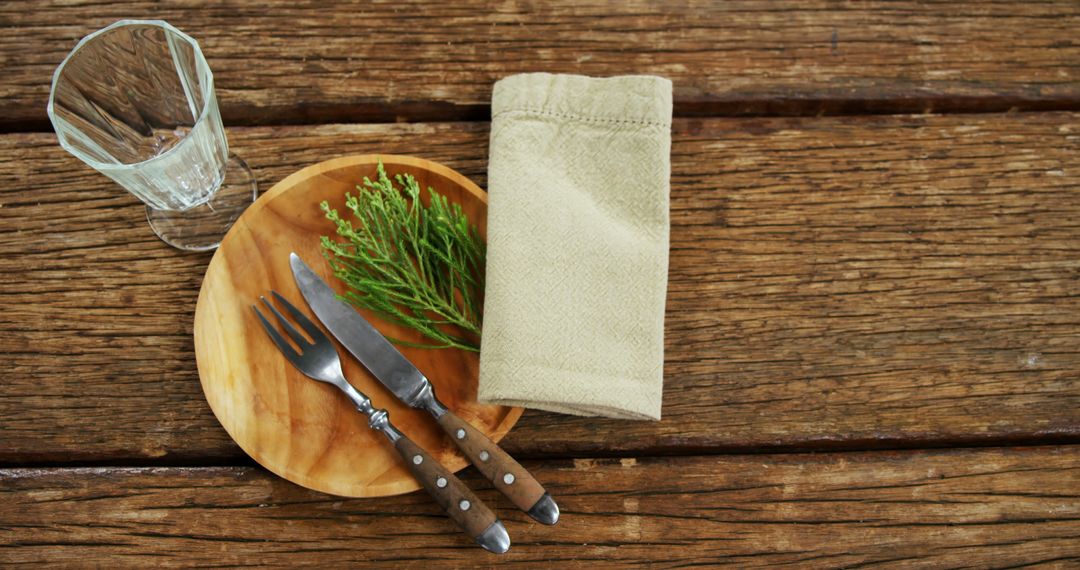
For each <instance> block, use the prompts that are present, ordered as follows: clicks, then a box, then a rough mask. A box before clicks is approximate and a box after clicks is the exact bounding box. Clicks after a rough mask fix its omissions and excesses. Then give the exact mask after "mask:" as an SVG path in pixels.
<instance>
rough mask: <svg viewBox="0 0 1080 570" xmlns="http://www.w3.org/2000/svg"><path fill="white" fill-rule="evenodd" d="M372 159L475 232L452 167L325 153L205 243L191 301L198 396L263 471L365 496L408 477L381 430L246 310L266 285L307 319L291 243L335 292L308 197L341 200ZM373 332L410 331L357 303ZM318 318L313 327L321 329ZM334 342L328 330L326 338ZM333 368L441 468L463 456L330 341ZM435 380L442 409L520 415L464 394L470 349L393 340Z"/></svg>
mask: <svg viewBox="0 0 1080 570" xmlns="http://www.w3.org/2000/svg"><path fill="white" fill-rule="evenodd" d="M379 159H381V160H382V162H383V165H384V166H385V167H386V170H387V173H388V174H390V175H391V176H393V175H394V174H398V173H409V174H412V175H413V176H415V177H416V178H417V180H418V181H419V183H420V185H421V187H422V188H424V189H425V191H426V189H427V187H428V186H431V187H433V188H435V189H436V190H437V191H438V192H440V193H442V194H444V195H446V196H447V197H449V199H450V201H452V202H456V203H458V204H461V206H462V208H463V209H464V211H465V213H466V215H468V216H469V219H471V220H472V221H473V222H474V223H476V224H477V225H478V226H479V228H480V232H481V235H484V236H485V237H486V235H487V234H486V231H487V228H486V226H487V195H486V194H485V193H484V191H483V190H481V189H480V188H479V187H478V186H476V184H473V183H472V182H470V181H469V180H468V179H467V178H465V177H464V176H462V175H461V174H459V173H457V172H454V171H453V170H451V169H449V168H446V167H445V166H441V165H438V164H435V163H433V162H430V161H427V160H422V159H419V158H412V157H406V156H393V155H364V156H350V157H345V158H338V159H334V160H328V161H326V162H322V163H319V164H316V165H313V166H309V167H307V168H305V169H303V170H301V171H299V172H297V173H295V174H293V175H291V176H289V177H288V178H286V179H284V180H282V181H281V182H279V183H278V184H277V185H275V186H274V187H273V188H271V189H270V190H269V191H268V192H266V194H264V195H263V196H262V197H260V198H259V199H258V200H257V201H256V202H255V203H254V204H252V205H251V207H249V208H248V209H247V211H246V212H244V214H243V215H242V216H241V217H240V219H239V220H237V222H236V224H235V225H234V226H233V227H232V229H231V230H229V233H228V234H227V235H226V236H225V239H224V240H222V242H221V247H220V248H218V250H217V253H215V254H214V258H213V260H212V261H211V262H210V266H209V268H207V270H206V277H205V279H204V280H203V284H202V290H201V291H200V292H199V302H198V306H197V308H196V310H195V357H196V360H197V361H198V366H199V378H200V380H201V381H202V388H203V392H204V393H205V394H206V400H207V401H208V402H209V403H210V407H211V408H212V409H213V410H214V415H216V416H217V419H218V421H220V422H221V425H222V426H224V427H225V431H227V432H229V435H230V436H232V438H233V440H235V441H236V443H237V444H239V445H240V447H241V448H243V450H244V451H245V452H247V454H248V455H250V456H251V457H252V458H254V459H255V461H258V462H259V464H260V465H262V466H264V467H266V468H267V469H269V470H270V471H273V472H274V473H276V474H278V475H280V476H281V477H284V478H285V479H288V480H289V481H292V482H294V483H297V484H299V485H303V486H304V487H308V488H310V489H315V490H318V491H323V492H326V493H332V494H335V495H344V496H349V497H375V496H384V495H395V494H400V493H407V492H409V491H413V490H415V489H419V488H420V486H419V484H418V483H417V482H416V481H415V480H414V479H413V478H412V476H411V475H410V474H409V472H408V471H407V470H406V468H405V466H404V464H402V463H401V462H400V460H399V458H398V456H397V454H396V453H395V452H394V449H393V447H392V446H391V445H389V443H388V442H387V441H386V440H385V438H384V437H383V436H382V435H381V434H379V433H377V432H374V431H372V430H370V429H369V428H368V427H367V419H366V417H365V416H363V415H362V414H360V413H358V412H357V411H355V410H354V409H353V408H352V406H350V405H349V403H348V401H347V399H346V398H345V397H344V396H343V395H342V394H340V393H339V392H338V391H337V389H335V388H334V387H332V386H330V385H327V384H323V383H321V382H316V381H313V380H311V379H309V378H307V377H306V376H304V375H303V374H301V373H300V372H299V371H298V370H296V369H295V368H293V366H292V365H291V364H289V363H288V362H287V361H286V360H285V358H284V357H283V356H282V355H281V353H280V352H278V349H277V348H276V347H275V346H274V345H273V344H272V343H271V341H270V339H269V338H268V337H267V336H266V333H265V332H264V331H263V330H262V328H261V327H260V325H259V322H258V320H257V319H256V317H255V314H254V313H253V312H252V310H251V305H252V303H255V302H256V301H257V299H258V297H259V295H264V294H266V292H267V291H269V290H271V289H274V290H276V291H277V292H279V293H281V294H282V295H284V296H285V298H287V299H289V300H290V301H291V302H293V303H294V304H295V305H297V306H298V307H300V308H301V309H302V310H304V312H305V313H306V314H307V315H308V316H309V317H311V318H312V320H313V321H315V322H318V320H317V319H315V317H314V314H313V313H312V312H311V311H310V309H308V307H307V305H306V304H305V303H304V300H303V297H302V296H301V295H300V291H299V290H298V289H297V288H296V284H295V283H294V282H293V277H292V272H291V271H290V269H289V252H292V251H295V252H297V253H298V254H299V255H300V256H301V257H303V258H304V260H305V261H307V263H308V264H309V265H310V266H311V267H312V268H313V269H314V270H315V271H316V272H317V273H319V274H320V275H321V276H322V277H323V278H325V279H326V280H327V282H328V283H330V284H331V286H333V287H336V288H337V289H338V291H339V292H341V291H342V290H343V285H342V284H341V283H340V282H339V281H338V280H337V279H334V278H333V277H332V276H331V274H330V269H329V266H328V265H327V263H326V261H325V260H324V259H323V257H322V255H321V253H320V248H319V237H320V236H322V235H333V231H334V226H333V224H332V223H331V222H329V221H328V220H326V218H325V217H324V216H323V213H322V211H320V209H319V203H320V202H321V201H323V200H328V201H329V202H330V204H332V205H333V206H334V207H336V208H337V209H338V211H339V212H343V213H344V212H346V211H347V210H346V209H345V198H344V196H345V192H346V191H349V192H353V193H355V192H356V186H357V184H359V183H360V182H361V181H362V180H363V178H364V177H365V176H368V177H371V178H374V177H375V167H376V164H377V162H378V160H379ZM364 316H365V317H367V318H368V320H370V321H371V322H372V323H373V324H375V326H376V327H377V328H378V329H379V330H380V331H382V332H383V333H384V334H387V335H389V336H394V337H397V338H403V339H406V340H413V341H419V340H420V338H419V337H418V336H417V335H416V334H415V333H413V332H412V331H408V330H405V329H402V328H400V327H398V326H395V325H393V324H390V323H385V322H383V321H381V320H378V319H377V318H375V317H373V316H372V315H370V314H364ZM324 330H325V329H324ZM335 344H336V341H335ZM337 347H338V353H339V354H340V355H341V360H342V365H343V369H344V371H345V377H346V378H348V379H349V381H350V382H351V383H352V384H353V386H355V387H356V388H357V389H359V390H361V391H362V392H364V393H365V394H367V395H368V397H369V398H371V400H372V402H373V403H374V404H375V405H376V406H378V407H382V408H386V409H387V410H389V412H390V418H391V421H393V423H394V424H395V425H397V427H398V429H400V430H401V431H403V432H404V433H405V434H407V435H408V436H409V437H410V438H412V439H413V440H414V441H416V442H417V443H418V444H420V446H422V447H423V448H425V449H427V450H428V451H429V452H430V453H431V454H432V455H433V456H434V457H435V458H437V459H438V460H439V461H440V462H442V463H443V464H444V465H446V467H447V468H448V469H451V470H453V471H459V470H460V469H462V468H463V467H465V465H466V460H465V459H464V458H463V457H462V456H461V455H460V454H458V452H457V449H456V448H455V447H454V446H453V444H452V443H451V442H450V440H449V439H448V438H446V437H444V436H443V434H442V431H441V430H440V429H439V427H438V424H436V423H435V421H434V420H433V419H432V418H431V417H430V415H428V414H427V413H426V412H422V411H419V410H414V409H411V408H408V407H406V406H404V405H403V404H401V403H400V402H399V401H398V400H397V399H396V398H394V397H393V395H392V394H391V393H390V392H389V391H388V390H386V389H385V388H384V387H383V386H382V384H379V382H378V381H377V380H375V379H374V378H373V377H371V376H370V375H369V374H368V372H367V370H365V369H364V368H363V366H362V365H360V364H359V363H358V362H357V361H356V360H355V359H353V358H352V357H351V356H350V355H349V354H348V353H347V352H346V351H345V350H344V349H343V348H342V347H341V346H340V345H337ZM401 351H402V353H403V354H404V355H405V356H406V357H407V358H408V359H409V360H411V361H412V362H413V363H414V364H416V366H417V367H418V368H419V369H420V371H421V372H423V373H424V374H425V375H426V376H427V377H428V378H429V379H430V380H431V382H432V384H433V385H434V386H435V391H436V394H438V396H439V398H440V399H441V400H442V401H443V403H444V404H446V405H447V406H448V407H449V408H450V409H451V410H453V411H455V412H457V413H458V415H460V416H461V417H462V418H464V419H465V420H466V421H468V422H470V423H472V424H473V425H474V426H476V427H477V428H478V429H479V430H481V431H483V432H484V433H485V434H487V435H488V436H489V437H491V439H493V440H495V441H498V440H499V439H501V438H502V437H503V436H504V435H506V433H507V432H508V431H509V430H510V428H511V427H512V426H513V425H514V423H516V422H517V420H518V418H519V417H520V416H521V412H522V410H521V408H509V407H503V406H486V405H480V404H478V403H477V402H476V386H477V375H478V370H479V359H478V356H477V354H476V353H471V352H465V351H459V350H425V349H415V348H402V349H401Z"/></svg>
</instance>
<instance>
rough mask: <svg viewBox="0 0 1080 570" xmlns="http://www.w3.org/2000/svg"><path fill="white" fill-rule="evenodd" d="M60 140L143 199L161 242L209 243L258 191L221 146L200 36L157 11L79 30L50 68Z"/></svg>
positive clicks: (52, 113)
mask: <svg viewBox="0 0 1080 570" xmlns="http://www.w3.org/2000/svg"><path fill="white" fill-rule="evenodd" d="M49 119H50V120H51V121H52V124H53V128H54V129H56V136H57V137H58V138H59V139H60V144H61V145H62V146H63V147H64V148H65V149H66V150H67V151H68V152H70V153H71V154H73V155H75V156H76V157H78V158H79V159H80V160H82V161H83V162H85V163H86V164H88V165H90V166H91V167H92V168H94V169H95V170H97V171H98V172H101V173H102V174H104V175H105V176H108V177H109V178H111V179H113V180H114V181H115V182H116V183H117V184H119V185H121V186H123V187H124V188H126V189H127V190H128V191H129V192H131V193H132V194H134V195H135V196H137V197H138V198H139V199H140V200H142V201H143V202H144V203H145V204H146V217H147V221H148V222H149V223H150V227H151V228H152V229H153V230H154V233H156V234H157V235H158V237H160V238H161V239H162V240H163V241H165V243H167V244H169V245H171V246H173V247H176V248H179V249H185V250H195V251H204V250H210V249H214V248H216V247H217V245H218V243H220V241H221V238H222V237H223V236H224V235H225V232H226V231H227V230H228V229H229V227H230V226H232V224H233V222H235V221H236V218H237V217H239V216H240V214H241V213H242V212H243V211H244V208H246V207H247V206H248V205H249V204H251V202H252V201H253V200H254V199H255V197H256V195H257V192H258V190H257V188H256V184H255V178H254V177H253V176H252V174H251V170H250V169H249V168H248V167H247V164H246V163H244V161H243V160H241V159H240V158H239V157H237V156H236V155H233V154H230V153H229V145H228V141H226V139H225V131H224V129H223V128H222V126H221V113H220V111H219V110H218V104H217V97H216V96H215V95H214V77H213V75H212V74H211V73H210V67H209V65H207V63H206V59H205V58H203V54H202V50H200V49H199V44H198V43H197V42H196V41H195V40H193V39H191V38H190V37H189V36H187V35H186V34H184V33H183V32H181V31H180V30H178V29H176V28H174V27H173V26H171V25H169V24H168V23H166V22H164V21H161V20H121V21H119V22H116V23H115V24H112V25H111V26H108V27H106V28H103V29H101V30H98V31H97V32H94V33H92V34H90V35H89V36H86V37H85V38H83V39H82V40H81V41H80V42H79V43H78V44H77V45H76V46H75V49H73V50H72V51H71V53H70V54H68V56H67V58H65V59H64V61H63V63H61V64H60V67H58V68H57V69H56V73H54V74H53V82H52V90H51V92H50V93H49Z"/></svg>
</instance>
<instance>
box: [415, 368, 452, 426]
mask: <svg viewBox="0 0 1080 570" xmlns="http://www.w3.org/2000/svg"><path fill="white" fill-rule="evenodd" d="M409 404H411V405H412V406H413V407H416V408H423V409H425V410H427V411H428V412H431V415H433V416H435V419H438V418H441V417H442V415H443V414H445V413H446V412H447V409H446V406H444V405H443V403H442V402H440V401H439V399H438V398H436V397H435V391H434V390H432V389H431V381H430V380H428V379H426V378H425V379H424V385H423V387H421V388H420V390H419V391H417V392H416V394H415V395H413V397H411V398H409Z"/></svg>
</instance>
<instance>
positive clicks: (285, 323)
mask: <svg viewBox="0 0 1080 570" xmlns="http://www.w3.org/2000/svg"><path fill="white" fill-rule="evenodd" d="M259 299H261V300H262V302H263V304H264V305H266V307H267V308H268V309H270V310H271V311H273V313H274V316H275V317H277V320H278V322H279V323H281V328H283V329H285V332H287V333H289V336H291V337H292V339H293V340H294V341H296V346H299V347H301V348H303V347H305V346H310V345H311V343H310V342H308V339H306V338H304V335H302V334H300V331H298V330H296V327H294V326H292V323H290V322H289V319H286V318H285V315H282V314H281V312H280V311H278V310H277V307H275V306H274V305H272V304H270V301H267V300H266V297H263V296H262V295H260V296H259ZM277 300H278V302H284V299H282V298H281V296H280V295H278V296H277ZM285 304H286V305H288V303H285ZM290 312H292V311H290Z"/></svg>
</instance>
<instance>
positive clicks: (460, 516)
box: [394, 435, 510, 554]
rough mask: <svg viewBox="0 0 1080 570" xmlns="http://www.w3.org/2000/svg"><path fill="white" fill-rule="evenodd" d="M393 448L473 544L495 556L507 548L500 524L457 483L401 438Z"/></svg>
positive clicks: (447, 473)
mask: <svg viewBox="0 0 1080 570" xmlns="http://www.w3.org/2000/svg"><path fill="white" fill-rule="evenodd" d="M394 447H395V448H396V449H397V450H398V453H399V454H401V458H402V459H404V460H405V464H406V465H407V466H408V467H409V471H411V472H412V474H413V476H414V477H416V480H417V481H419V482H420V484H421V485H423V486H424V489H426V490H427V492H428V494H430V495H431V497H432V498H433V499H435V502H436V503H438V505H439V506H440V507H442V509H443V511H445V512H446V514H447V515H449V516H450V518H451V519H453V520H454V522H456V523H457V524H458V526H460V527H461V528H462V530H464V531H465V533H466V534H468V535H469V536H471V537H472V538H473V539H474V540H475V541H476V542H477V544H479V545H480V546H482V547H484V548H485V549H486V550H489V551H491V552H495V553H497V554H502V553H503V552H506V551H507V550H508V549H509V548H510V537H509V535H507V533H506V528H505V527H503V524H502V522H501V521H499V519H498V517H496V516H495V513H493V512H491V509H489V508H488V507H487V505H485V504H484V503H483V502H482V501H481V500H480V499H479V498H477V496H476V495H475V494H473V492H472V491H471V490H470V489H469V488H468V487H466V486H465V484H464V483H462V482H461V480H460V479H458V478H457V477H455V476H454V474H453V473H451V472H450V471H449V470H448V469H446V468H445V467H443V466H442V465H441V464H440V463H439V462H438V461H435V459H433V458H432V457H431V456H430V455H428V453H427V452H426V451H424V450H423V449H422V448H421V447H420V446H419V445H416V443H414V442H413V441H412V440H410V439H409V438H407V437H405V436H404V435H402V436H400V437H399V438H398V439H397V441H395V442H394Z"/></svg>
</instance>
